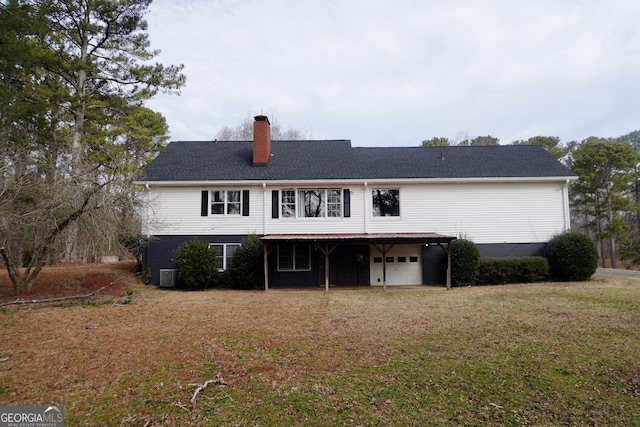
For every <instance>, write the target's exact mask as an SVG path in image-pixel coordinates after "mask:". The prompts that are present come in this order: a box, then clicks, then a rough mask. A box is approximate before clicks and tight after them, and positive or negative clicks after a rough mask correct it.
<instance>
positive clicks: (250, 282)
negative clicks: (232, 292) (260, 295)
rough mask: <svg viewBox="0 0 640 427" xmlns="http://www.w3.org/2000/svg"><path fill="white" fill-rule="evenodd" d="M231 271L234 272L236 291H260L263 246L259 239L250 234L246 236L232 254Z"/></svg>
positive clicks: (262, 281) (262, 276) (262, 280)
mask: <svg viewBox="0 0 640 427" xmlns="http://www.w3.org/2000/svg"><path fill="white" fill-rule="evenodd" d="M233 270H234V271H235V278H236V283H235V285H236V287H237V288H238V289H260V288H263V287H264V259H263V245H262V242H261V241H260V238H259V237H258V236H257V235H255V234H251V235H249V236H247V238H246V239H244V241H243V242H242V244H241V245H240V247H239V248H238V249H236V251H235V252H234V254H233Z"/></svg>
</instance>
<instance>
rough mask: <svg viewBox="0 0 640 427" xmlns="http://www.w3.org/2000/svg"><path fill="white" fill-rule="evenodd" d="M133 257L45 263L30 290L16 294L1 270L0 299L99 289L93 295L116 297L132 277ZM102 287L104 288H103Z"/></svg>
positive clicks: (73, 293) (60, 295) (33, 297)
mask: <svg viewBox="0 0 640 427" xmlns="http://www.w3.org/2000/svg"><path fill="white" fill-rule="evenodd" d="M134 268H135V261H121V262H116V263H110V264H84V263H68V264H57V265H53V266H48V267H45V268H43V269H42V271H41V272H40V274H39V275H38V276H37V277H36V280H35V282H34V284H33V287H32V289H31V292H29V293H28V294H23V295H19V296H15V295H14V294H13V287H12V285H11V281H10V280H9V275H8V273H7V271H6V269H5V268H4V266H2V269H1V270H0V303H6V302H11V301H15V300H18V299H19V300H43V299H50V298H59V297H66V296H74V295H87V294H90V293H93V292H95V291H98V290H100V289H102V290H101V291H100V292H99V293H98V294H96V296H95V298H105V297H106V298H109V297H118V296H121V295H122V294H123V293H124V288H125V287H126V286H127V283H130V282H131V281H132V280H131V279H132V278H134V274H133V273H134V271H133V270H134ZM103 288H104V289H103Z"/></svg>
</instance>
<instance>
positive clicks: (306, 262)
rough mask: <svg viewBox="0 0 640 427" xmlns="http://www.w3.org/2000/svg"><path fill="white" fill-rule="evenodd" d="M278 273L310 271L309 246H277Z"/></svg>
mask: <svg viewBox="0 0 640 427" xmlns="http://www.w3.org/2000/svg"><path fill="white" fill-rule="evenodd" d="M278 271H311V246H309V245H278Z"/></svg>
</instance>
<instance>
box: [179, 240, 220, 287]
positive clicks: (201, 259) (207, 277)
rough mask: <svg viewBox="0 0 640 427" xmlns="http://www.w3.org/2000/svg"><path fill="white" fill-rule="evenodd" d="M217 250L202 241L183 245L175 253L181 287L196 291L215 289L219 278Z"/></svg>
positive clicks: (193, 241)
mask: <svg viewBox="0 0 640 427" xmlns="http://www.w3.org/2000/svg"><path fill="white" fill-rule="evenodd" d="M216 255H217V252H216V248H214V247H213V246H210V245H209V244H208V243H205V242H202V241H200V240H192V241H190V242H185V243H183V244H181V245H180V246H179V247H178V249H176V250H175V252H173V262H175V263H176V267H177V268H178V277H179V278H180V287H183V288H185V289H187V290H191V291H195V290H199V289H205V288H210V287H213V285H214V284H215V283H216V278H217V277H218V260H217V258H216Z"/></svg>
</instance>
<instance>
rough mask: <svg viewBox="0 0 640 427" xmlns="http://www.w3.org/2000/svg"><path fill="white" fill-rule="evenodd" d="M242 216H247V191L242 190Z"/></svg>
mask: <svg viewBox="0 0 640 427" xmlns="http://www.w3.org/2000/svg"><path fill="white" fill-rule="evenodd" d="M242 216H249V190H242Z"/></svg>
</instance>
